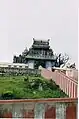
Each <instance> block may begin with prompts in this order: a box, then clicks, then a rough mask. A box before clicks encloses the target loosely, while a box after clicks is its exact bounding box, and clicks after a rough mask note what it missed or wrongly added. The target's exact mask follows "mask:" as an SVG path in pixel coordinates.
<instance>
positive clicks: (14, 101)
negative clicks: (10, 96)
mask: <svg viewBox="0 0 79 119" xmlns="http://www.w3.org/2000/svg"><path fill="white" fill-rule="evenodd" d="M76 101H78V98H48V99H14V100H0V104H4V103H20V102H35V103H36V102H76Z"/></svg>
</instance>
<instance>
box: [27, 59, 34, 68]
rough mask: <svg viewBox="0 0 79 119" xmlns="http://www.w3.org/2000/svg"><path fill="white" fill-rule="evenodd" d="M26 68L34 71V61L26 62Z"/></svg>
mask: <svg viewBox="0 0 79 119" xmlns="http://www.w3.org/2000/svg"><path fill="white" fill-rule="evenodd" d="M28 68H29V69H34V60H28Z"/></svg>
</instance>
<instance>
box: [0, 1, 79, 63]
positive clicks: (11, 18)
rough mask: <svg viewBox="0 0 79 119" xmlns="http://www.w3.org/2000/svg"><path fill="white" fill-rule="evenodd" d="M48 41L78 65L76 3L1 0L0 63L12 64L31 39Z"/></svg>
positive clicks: (30, 42) (57, 50) (29, 44)
mask: <svg viewBox="0 0 79 119" xmlns="http://www.w3.org/2000/svg"><path fill="white" fill-rule="evenodd" d="M33 37H34V38H36V39H48V38H51V40H50V46H51V48H52V49H53V50H54V51H55V52H56V53H60V52H62V53H64V52H65V53H67V54H68V55H69V56H70V58H71V59H72V60H73V61H74V62H76V64H78V63H77V61H78V60H77V59H78V58H77V55H78V9H77V0H0V61H1V62H2V61H3V62H4V61H7V62H12V57H13V55H15V54H16V55H19V54H20V53H21V52H22V51H23V50H24V48H25V47H28V48H29V47H30V46H31V45H32V41H33V40H32V38H33Z"/></svg>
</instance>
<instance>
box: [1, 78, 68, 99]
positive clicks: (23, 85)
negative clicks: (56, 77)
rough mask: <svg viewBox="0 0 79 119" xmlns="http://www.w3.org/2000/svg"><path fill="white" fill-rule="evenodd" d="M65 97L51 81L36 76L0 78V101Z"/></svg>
mask: <svg viewBox="0 0 79 119" xmlns="http://www.w3.org/2000/svg"><path fill="white" fill-rule="evenodd" d="M59 97H67V95H66V94H65V93H64V92H63V91H61V90H60V88H59V86H57V85H56V84H55V82H53V81H52V80H50V81H48V80H46V79H44V78H42V77H38V76H36V77H35V76H5V77H4V76H0V99H35V98H59Z"/></svg>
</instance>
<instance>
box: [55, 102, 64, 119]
mask: <svg viewBox="0 0 79 119" xmlns="http://www.w3.org/2000/svg"><path fill="white" fill-rule="evenodd" d="M56 119H66V105H65V104H59V103H57V104H56Z"/></svg>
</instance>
